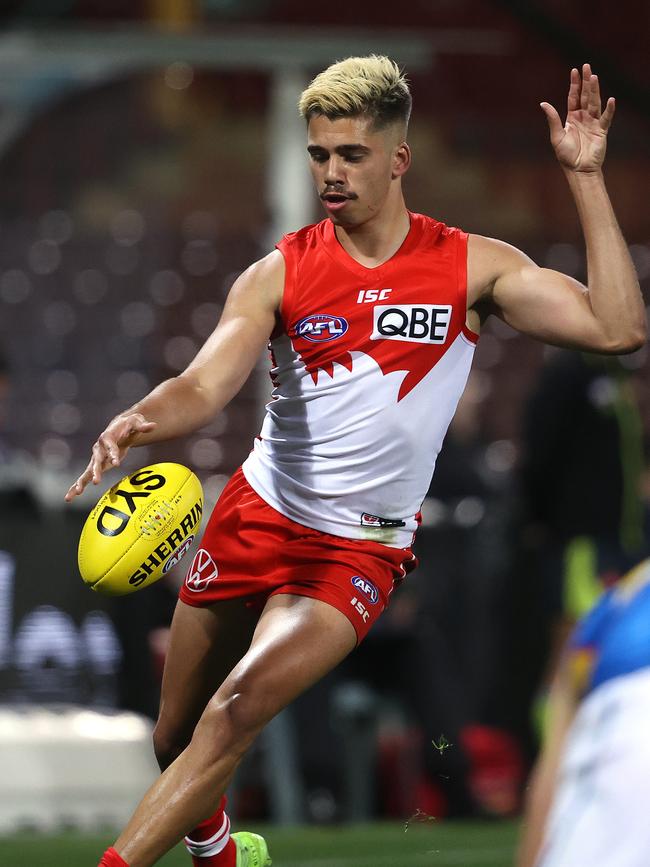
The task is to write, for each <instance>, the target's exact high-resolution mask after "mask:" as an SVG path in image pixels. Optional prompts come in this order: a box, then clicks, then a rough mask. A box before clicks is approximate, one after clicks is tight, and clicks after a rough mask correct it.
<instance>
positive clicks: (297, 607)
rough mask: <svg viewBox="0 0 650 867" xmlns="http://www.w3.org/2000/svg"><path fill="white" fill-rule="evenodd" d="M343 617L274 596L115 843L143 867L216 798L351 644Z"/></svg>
mask: <svg viewBox="0 0 650 867" xmlns="http://www.w3.org/2000/svg"><path fill="white" fill-rule="evenodd" d="M356 642H357V636H356V632H355V630H354V627H353V626H352V624H351V623H350V621H349V620H348V618H347V617H346V616H345V615H344V614H342V613H341V612H340V611H338V610H337V609H336V608H334V607H332V606H331V605H328V604H327V603H325V602H321V601H320V600H316V599H311V598H308V597H303V596H293V595H279V596H273V597H272V598H271V599H270V600H269V602H268V603H267V605H266V607H265V609H264V612H263V613H262V616H261V617H260V620H259V623H258V625H257V628H256V630H255V635H254V637H253V642H252V644H251V647H250V649H249V651H248V652H247V653H246V655H245V656H244V657H243V659H242V660H241V662H239V664H238V665H237V666H235V668H234V669H233V671H232V672H231V674H230V675H229V676H228V677H227V678H226V680H225V681H224V683H223V684H222V685H221V687H220V688H219V689H218V690H217V692H216V693H215V695H214V696H213V697H212V698H211V699H210V701H209V703H208V705H207V707H206V709H205V711H204V713H203V715H202V716H201V719H200V721H199V723H198V725H197V727H196V729H195V731H194V735H193V737H192V740H191V742H190V744H189V746H188V747H187V749H186V750H185V751H184V752H183V753H182V754H181V755H180V756H179V757H178V758H177V759H176V760H175V761H174V762H173V763H172V764H171V765H170V766H169V767H168V768H167V770H166V771H165V772H164V773H163V774H162V776H161V777H160V779H159V780H158V781H157V782H156V783H154V785H153V786H152V787H151V788H150V789H149V791H148V792H147V794H146V795H145V797H144V798H143V800H142V802H141V803H140V806H139V807H138V808H137V810H136V812H135V814H134V816H133V818H132V819H131V821H130V822H129V824H128V825H127V827H126V829H125V830H124V832H123V833H122V834H121V835H120V837H119V839H118V840H117V842H116V843H115V849H116V850H117V852H119V853H120V855H121V856H122V857H123V858H124V860H125V861H126V862H127V863H128V864H129V865H130V867H149V865H151V864H153V863H155V861H156V860H157V859H158V858H160V857H161V856H162V855H163V854H164V853H165V852H167V851H168V850H169V849H170V848H171V847H172V846H174V845H175V844H176V843H177V842H178V841H179V840H180V839H181V837H182V836H183V835H184V834H185V833H187V831H188V830H189V829H190V828H192V827H194V826H195V825H196V824H197V823H198V822H199V821H200V820H201V819H202V818H203V817H204V816H206V815H208V814H209V813H210V812H211V811H212V810H214V808H215V806H216V805H217V803H218V802H219V800H220V798H221V795H222V794H223V792H224V790H225V788H226V787H227V785H228V783H229V782H230V780H231V778H232V775H233V774H234V772H235V769H236V768H237V765H238V764H239V762H240V761H241V759H242V757H243V755H244V753H245V752H246V750H247V749H248V747H249V746H250V745H251V743H252V742H253V740H254V739H255V738H256V736H257V735H258V734H259V732H260V731H261V729H262V728H263V727H264V725H265V724H266V723H267V722H268V721H269V720H270V719H271V718H272V717H273V716H275V714H277V713H278V712H279V711H280V710H282V709H283V708H284V707H286V705H287V704H289V703H290V702H291V701H292V700H293V699H294V698H295V697H296V696H297V695H299V694H300V693H301V692H303V691H304V690H305V689H307V688H309V687H310V686H311V685H313V684H314V683H315V682H316V681H318V680H319V679H320V678H321V677H323V675H325V674H326V673H327V672H328V671H330V670H331V669H332V668H333V667H334V666H335V665H337V664H338V663H339V662H340V661H341V660H342V659H343V658H344V657H345V656H347V654H348V653H349V652H350V651H351V650H352V649H353V648H354V646H355V645H356Z"/></svg>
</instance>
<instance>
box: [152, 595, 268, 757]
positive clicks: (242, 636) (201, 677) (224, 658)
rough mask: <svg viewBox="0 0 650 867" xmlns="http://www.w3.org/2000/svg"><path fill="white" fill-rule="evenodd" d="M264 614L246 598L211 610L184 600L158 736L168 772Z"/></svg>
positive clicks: (168, 663) (170, 653) (158, 750)
mask: <svg viewBox="0 0 650 867" xmlns="http://www.w3.org/2000/svg"><path fill="white" fill-rule="evenodd" d="M259 614H260V613H259V610H254V609H251V608H249V607H247V606H246V605H245V604H244V602H243V601H242V600H241V599H228V600H223V601H221V602H216V603H214V604H213V605H211V606H209V607H206V608H197V607H194V606H192V605H186V604H185V603H184V602H182V601H180V600H179V601H178V603H177V605H176V610H175V612H174V617H173V619H172V625H171V630H170V636H169V648H168V650H167V656H166V659H165V669H164V672H163V680H162V689H161V696H160V712H159V715H158V721H157V723H156V727H155V729H154V735H153V740H154V751H155V753H156V758H157V760H158V764H159V765H160V769H161V770H162V771H164V770H165V768H166V767H167V766H168V765H170V764H171V763H172V762H173V761H174V759H175V758H177V756H179V755H180V754H181V753H182V752H183V750H184V749H185V747H186V746H187V745H188V744H189V742H190V741H191V739H192V733H193V732H194V728H195V727H196V724H197V722H198V721H199V719H200V718H201V714H202V713H203V711H204V710H205V707H206V705H207V703H208V702H209V701H210V699H211V698H212V696H213V695H214V693H215V692H216V690H217V689H218V688H219V687H220V686H221V684H222V683H223V681H224V680H225V679H226V677H227V676H228V675H229V674H230V672H231V671H232V669H233V668H234V667H235V665H236V664H237V663H238V662H239V660H240V659H241V658H242V656H244V654H245V653H246V651H247V650H248V648H249V646H250V643H251V639H252V637H253V632H254V631H255V625H256V623H257V621H258V619H259Z"/></svg>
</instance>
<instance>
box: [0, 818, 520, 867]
mask: <svg viewBox="0 0 650 867" xmlns="http://www.w3.org/2000/svg"><path fill="white" fill-rule="evenodd" d="M255 830H260V829H258V828H255ZM261 833H263V834H264V835H265V836H266V839H267V841H268V843H269V847H270V851H271V855H272V856H273V865H274V867H425V865H427V867H429V865H430V867H510V865H511V864H512V853H513V851H514V846H515V840H516V836H517V826H516V824H515V823H513V822H506V823H503V822H500V823H497V822H494V823H474V822H441V823H434V822H432V823H427V824H414V825H411V826H410V827H409V829H408V831H407V832H405V831H404V826H403V825H394V824H381V825H362V826H355V827H340V828H293V829H287V828H271V827H268V828H265V829H261ZM111 841H112V838H111V837H110V836H87V835H81V834H75V833H67V834H60V835H57V836H45V835H36V836H26V835H20V836H11V837H2V838H0V865H2V867H95V865H96V864H97V861H98V860H99V856H100V855H101V853H102V852H103V850H104V849H105V848H106V847H107V846H109V845H110V843H111ZM159 863H160V865H162V867H188V865H189V863H190V862H189V858H188V856H187V854H186V853H185V850H184V849H183V847H181V846H179V847H177V848H176V849H174V851H173V852H170V853H169V854H168V855H166V856H165V857H164V858H163V859H162V860H161V861H160V862H159Z"/></svg>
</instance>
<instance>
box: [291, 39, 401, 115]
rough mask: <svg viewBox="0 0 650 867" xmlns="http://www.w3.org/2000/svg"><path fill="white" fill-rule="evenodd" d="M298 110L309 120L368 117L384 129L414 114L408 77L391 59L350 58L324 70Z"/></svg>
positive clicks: (375, 57)
mask: <svg viewBox="0 0 650 867" xmlns="http://www.w3.org/2000/svg"><path fill="white" fill-rule="evenodd" d="M298 110H299V111H300V114H301V116H302V117H304V118H305V120H309V119H310V118H312V117H313V116H314V115H325V117H327V118H329V119H330V120H336V119H337V118H340V117H357V116H358V115H368V116H369V117H372V118H373V125H374V126H375V128H376V129H381V128H383V127H385V126H388V125H389V124H393V123H397V122H401V123H403V124H404V126H405V127H406V126H407V125H408V122H409V117H410V115H411V93H410V91H409V86H408V82H407V80H406V77H405V76H404V75H403V74H402V72H401V71H400V68H399V66H398V65H397V64H396V63H395V62H394V61H393V60H391V59H390V58H389V57H384V56H382V55H378V54H371V55H370V56H369V57H348V58H346V59H345V60H339V61H338V63H333V64H332V65H331V66H328V67H327V69H325V70H323V72H321V73H320V74H319V75H317V76H316V78H315V79H314V80H313V81H312V82H311V84H310V85H309V87H307V88H306V90H304V91H303V94H302V96H301V97H300V101H299V102H298Z"/></svg>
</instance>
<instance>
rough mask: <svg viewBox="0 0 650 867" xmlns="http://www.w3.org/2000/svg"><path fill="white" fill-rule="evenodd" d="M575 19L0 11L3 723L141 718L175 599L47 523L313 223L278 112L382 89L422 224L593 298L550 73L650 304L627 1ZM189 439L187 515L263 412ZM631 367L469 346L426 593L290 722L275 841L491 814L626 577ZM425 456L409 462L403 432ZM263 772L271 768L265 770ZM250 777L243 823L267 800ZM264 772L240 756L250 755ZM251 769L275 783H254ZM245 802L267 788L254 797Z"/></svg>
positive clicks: (431, 500)
mask: <svg viewBox="0 0 650 867" xmlns="http://www.w3.org/2000/svg"><path fill="white" fill-rule="evenodd" d="M617 10H618V11H617V14H616V15H613V14H612V9H611V6H609V5H605V4H598V3H593V0H591V2H587V0H576V2H574V3H572V4H567V3H563V2H560V0H534V2H524V0H453V2H451V0H412V2H411V3H410V4H408V5H405V6H404V7H400V8H399V10H397V9H396V7H395V5H394V4H389V5H382V4H377V3H371V2H367V0H357V2H356V3H354V4H334V3H332V4H328V5H325V6H322V7H318V6H314V5H313V4H305V3H301V2H297V0H130V2H128V3H127V2H125V0H115V2H106V0H49V2H45V0H42V2H41V0H39V2H36V0H4V3H3V4H2V5H1V6H0V28H1V29H0V189H1V190H2V194H1V195H0V703H2V706H5V707H7V706H20V707H23V706H25V705H26V704H27V705H34V706H43V705H47V706H52V705H60V704H62V703H63V704H73V705H83V706H90V707H94V708H99V709H105V710H107V711H109V710H111V709H120V708H122V709H129V710H133V711H136V712H138V713H141V714H144V715H145V716H148V717H154V716H155V713H156V704H157V697H158V684H159V678H160V673H161V666H162V662H163V659H164V650H165V640H166V634H167V633H166V630H167V627H168V624H169V620H170V617H171V612H172V611H173V606H174V601H175V591H176V587H177V585H178V583H179V582H180V581H181V580H182V578H183V574H182V570H181V571H177V572H176V573H175V574H173V575H172V576H171V578H170V579H169V580H168V581H167V583H165V584H163V583H161V584H159V585H156V586H155V587H154V588H151V589H149V590H147V591H146V592H145V593H142V594H136V595H135V596H133V597H128V598H124V599H120V600H106V599H102V598H100V597H97V596H95V595H94V594H92V593H91V592H90V591H88V590H87V589H86V588H85V587H84V586H83V585H82V584H81V581H80V579H79V578H78V573H77V568H76V545H77V539H78V534H79V531H80V527H81V525H82V523H83V520H84V518H85V515H86V514H87V512H88V511H89V509H90V507H91V505H92V504H93V502H94V496H95V495H96V494H97V493H98V492H97V491H92V490H91V491H89V492H88V493H86V494H85V495H84V497H83V498H81V499H80V500H78V501H75V503H74V504H73V505H71V506H64V503H63V495H64V493H65V491H66V490H67V488H68V486H69V484H71V482H72V481H73V480H74V479H75V478H76V476H77V475H78V474H79V473H80V471H81V470H82V469H83V467H84V466H85V464H86V462H87V460H88V456H89V451H90V447H91V445H92V443H93V442H94V440H95V438H96V436H97V434H98V433H99V432H100V431H101V430H102V429H103V427H104V425H105V423H106V421H107V420H108V418H110V417H111V416H112V415H113V414H114V413H115V412H117V411H118V410H120V409H123V408H124V407H125V406H127V405H130V404H132V403H133V402H135V401H136V400H137V399H138V398H140V397H141V396H143V395H144V394H145V393H146V392H147V391H148V390H149V389H150V388H151V387H152V386H154V385H155V384H156V383H157V382H159V381H160V380H162V379H164V378H166V377H169V376H173V375H174V374H176V373H178V372H179V371H181V370H182V369H183V368H184V366H185V365H186V364H187V363H188V361H189V360H190V359H191V358H192V357H193V355H194V354H195V352H196V351H197V349H198V347H199V346H200V345H201V343H202V341H203V340H204V339H205V338H206V337H207V336H208V334H209V333H210V332H211V330H212V329H213V328H214V326H215V324H216V322H217V321H218V318H219V315H220V312H221V309H222V306H223V303H224V299H225V296H226V294H227V292H228V289H229V287H230V285H231V284H232V282H233V280H234V278H235V277H236V276H237V274H238V273H240V272H241V271H242V270H243V269H244V268H245V267H246V266H247V265H248V264H249V263H250V262H251V261H253V260H254V259H256V258H259V257H260V256H262V255H264V254H265V253H266V252H267V251H268V250H269V249H271V248H272V245H273V243H274V241H275V240H277V239H278V238H279V236H280V234H281V233H282V232H284V231H290V230H292V229H295V228H298V225H299V223H301V222H302V223H307V222H313V221H316V220H318V219H320V209H319V206H318V201H317V199H316V197H315V196H313V195H312V194H311V193H310V192H309V187H308V184H309V181H308V179H307V175H306V157H305V156H304V155H303V154H304V147H303V146H304V142H303V139H302V135H303V130H302V126H301V124H300V122H299V121H297V119H296V116H295V109H294V106H295V100H296V99H297V96H298V94H299V92H300V89H301V88H302V87H304V86H305V85H306V84H307V83H308V81H309V80H310V78H311V77H313V75H314V74H315V73H317V72H318V71H319V70H320V69H321V68H323V67H324V66H325V65H327V64H328V63H329V62H332V61H334V60H336V59H340V58H341V57H343V56H347V55H349V54H353V53H370V52H372V51H376V52H378V53H388V54H390V55H391V56H393V57H395V59H396V60H397V61H398V62H400V64H402V65H403V66H404V68H405V69H406V71H407V73H408V76H409V79H410V81H411V84H412V91H413V96H414V114H413V119H412V123H411V130H410V142H411V145H412V148H413V152H414V164H413V168H412V170H411V171H410V173H409V175H408V176H407V178H406V181H405V189H406V196H407V202H408V204H409V207H410V208H411V209H412V210H414V211H422V212H424V213H427V214H430V215H432V216H435V217H436V218H438V219H441V220H443V221H444V222H447V223H449V224H451V225H459V226H461V227H462V228H464V229H465V230H467V231H470V232H478V233H481V234H486V235H490V236H494V237H498V238H502V239H504V240H507V241H509V242H510V243H512V244H515V245H516V246H518V247H520V248H521V249H523V250H524V251H525V252H527V253H528V254H529V255H530V256H531V257H532V258H533V259H534V260H535V261H536V262H538V263H539V264H540V265H544V266H548V267H551V268H557V269H559V270H561V271H564V272H565V273H568V274H571V275H573V276H575V277H577V278H578V279H581V280H586V263H585V253H584V247H583V243H582V238H581V233H580V228H579V224H578V221H577V217H576V213H575V209H574V207H573V205H572V202H571V199H570V196H569V192H568V189H567V187H566V184H565V181H564V178H563V176H562V172H561V171H560V169H559V168H558V166H557V164H556V163H555V161H554V158H553V154H552V150H551V148H550V145H549V143H548V133H547V127H546V121H545V119H544V116H543V114H542V112H541V110H540V109H539V107H538V104H539V102H540V101H542V100H547V101H549V102H551V103H553V104H555V105H556V106H557V107H558V108H559V109H560V111H561V112H562V111H563V110H564V106H565V100H566V91H567V86H568V73H569V69H570V67H571V66H574V65H578V66H579V65H580V64H581V63H582V62H584V61H589V62H591V63H592V65H593V67H594V70H595V71H597V72H598V73H599V76H600V79H601V82H602V87H603V90H604V94H605V96H607V95H610V94H614V95H615V96H616V97H617V101H618V110H617V115H616V118H615V121H614V126H613V130H612V133H611V136H610V138H611V141H610V144H609V152H608V156H607V163H606V179H607V183H608V187H609V190H610V193H611V196H612V199H613V202H614V205H615V208H616V211H617V214H618V217H619V221H620V223H621V226H622V228H623V231H624V233H625V236H626V239H627V241H628V243H629V245H630V250H631V253H632V256H633V258H634V262H635V264H636V267H637V269H638V273H639V277H640V280H641V284H642V287H643V288H644V289H645V290H646V292H647V290H648V288H650V211H649V209H648V205H647V202H648V189H649V185H650V153H649V151H648V146H647V142H648V139H649V137H650V110H649V108H648V106H650V69H649V67H648V64H647V63H646V62H644V58H645V56H646V55H647V46H646V44H645V43H646V34H647V32H648V27H649V26H650V11H649V7H648V6H647V4H645V3H642V2H636V0H626V2H622V3H621V4H619V6H618V7H617ZM266 369H267V361H266V359H265V358H262V359H260V364H259V368H258V369H257V370H256V371H255V373H254V374H253V376H252V377H251V379H250V381H249V382H248V383H247V385H246V386H245V387H244V388H243V389H242V392H241V393H240V395H239V396H238V397H237V398H236V399H235V400H234V401H233V402H232V404H231V405H230V406H229V407H228V408H227V409H226V411H225V412H223V413H222V414H221V415H220V416H219V417H218V418H217V419H215V421H214V422H213V423H212V424H211V425H209V426H208V427H207V428H205V429H204V430H202V431H200V432H198V433H197V434H195V435H193V436H192V437H190V438H188V439H187V440H185V441H178V442H174V443H171V444H165V445H160V446H157V447H155V448H150V449H140V450H138V451H137V452H133V453H132V454H131V456H130V458H129V464H128V466H129V468H134V467H136V466H140V465H144V464H147V463H151V462H154V461H158V460H174V461H178V462H180V463H185V464H187V465H188V466H190V467H192V468H193V469H194V470H195V471H196V472H197V473H198V474H199V475H200V477H201V479H202V481H203V483H204V487H205V492H206V499H207V501H208V505H209V506H211V505H212V504H213V503H214V502H215V500H216V498H217V496H218V494H219V492H220V490H221V488H222V487H223V485H224V484H225V481H226V480H227V478H228V477H229V475H230V474H231V473H232V472H233V471H234V470H235V469H236V467H237V466H238V465H239V464H240V463H241V461H242V460H243V459H244V458H245V456H246V454H247V452H248V449H249V448H250V443H251V441H252V438H253V437H254V435H255V434H256V433H257V431H258V428H259V424H260V419H261V417H262V414H263V407H264V402H265V400H266V399H267V397H268V394H269V384H268V376H267V373H266ZM649 372H650V362H649V360H648V354H647V351H646V348H643V349H641V350H640V351H638V352H636V353H634V354H633V355H629V356H625V357H621V358H607V359H604V358H599V357H596V356H588V355H584V354H580V353H572V352H566V351H560V350H557V349H553V348H548V347H544V346H542V345H541V344H538V343H535V342H534V341H532V340H530V339H527V338H524V337H520V336H518V335H517V334H516V333H515V332H514V331H512V330H511V329H510V328H508V327H507V326H505V325H504V324H503V323H500V322H499V321H496V320H491V321H490V322H489V323H488V325H487V327H486V328H485V330H484V332H483V334H482V335H481V339H480V342H479V345H478V349H477V354H476V361H475V365H474V370H473V373H472V374H471V377H470V380H469V384H468V387H467V390H466V393H465V395H464V397H463V400H462V403H461V405H460V408H459V411H458V413H457V415H456V418H455V420H454V422H453V424H452V427H451V430H450V433H449V435H448V438H447V441H446V444H445V446H444V449H443V452H442V454H441V456H440V460H439V466H438V469H437V472H436V476H435V478H434V482H433V484H432V487H431V490H430V492H429V496H428V498H427V500H426V502H425V504H424V508H423V514H424V526H423V529H422V531H421V534H420V538H419V541H418V549H419V550H418V553H419V555H420V557H421V566H420V569H419V571H418V572H417V573H416V574H415V576H413V577H412V578H410V579H409V581H408V583H407V584H406V585H405V586H404V587H403V588H402V589H401V590H400V592H399V593H398V594H396V596H395V597H394V602H393V605H392V608H391V609H390V611H389V612H388V613H387V614H386V615H385V616H384V619H383V621H382V622H380V623H379V625H378V626H377V628H376V630H375V632H374V633H371V635H370V637H369V638H368V640H367V641H366V643H365V644H364V645H363V646H362V647H361V648H360V650H359V651H358V652H357V653H355V654H354V655H353V656H352V657H351V658H350V660H349V661H348V662H346V664H345V665H344V666H343V667H342V668H341V669H340V670H339V671H337V672H335V673H334V674H332V675H331V676H330V677H329V678H328V679H327V680H326V681H325V682H324V683H323V684H322V685H320V686H319V687H317V688H316V689H314V690H313V691H312V692H311V693H309V694H308V695H307V696H305V697H304V698H303V699H301V700H300V701H299V702H298V703H297V704H296V705H295V707H294V708H293V709H292V710H291V712H290V716H289V718H288V719H287V721H286V722H287V725H286V726H285V728H284V729H283V730H282V731H281V732H280V737H283V736H285V735H287V732H289V734H290V735H291V741H292V743H293V749H294V753H293V754H292V757H291V762H292V765H291V766H292V768H294V770H295V773H292V774H291V775H290V776H291V780H292V785H295V787H296V792H297V794H296V797H295V798H294V801H293V805H294V806H293V808H292V809H294V813H293V816H294V817H298V818H301V819H305V820H311V821H316V822H326V821H333V820H336V819H341V818H343V819H345V818H366V817H370V816H377V817H386V816H397V817H405V816H408V815H411V814H412V813H413V812H415V811H416V810H421V811H423V812H425V813H430V814H432V815H437V816H442V815H453V816H467V815H473V816H477V815H478V816H481V815H496V816H505V815H513V814H516V813H517V811H518V809H519V807H520V803H521V793H522V790H523V786H524V784H525V779H526V774H527V771H528V769H529V767H530V763H531V760H532V758H533V756H534V754H535V751H536V749H537V745H538V739H539V733H540V730H541V728H543V696H544V687H545V684H546V682H547V680H548V675H549V672H550V671H551V670H552V669H553V665H554V659H555V658H556V655H557V653H558V648H559V647H560V645H561V640H562V637H563V636H564V635H565V634H566V631H567V629H568V627H569V626H570V624H571V623H572V622H574V620H575V618H576V617H577V616H579V615H580V614H581V613H583V612H584V611H585V610H586V609H587V608H588V607H589V606H590V605H591V604H592V602H593V601H594V600H595V598H596V597H597V594H598V592H599V591H600V589H601V588H602V587H603V586H605V585H607V584H609V583H611V582H612V581H615V580H616V579H617V577H619V576H620V575H621V574H622V572H623V571H625V570H626V569H627V568H628V567H629V566H630V565H632V564H633V563H635V562H638V561H639V560H640V559H642V557H644V556H646V555H647V552H648V538H649V537H648V529H649V528H648V499H649V497H650V479H649V476H648V471H647V446H648V435H649V432H650V391H649V390H648V374H649ZM423 435H426V434H425V433H424V434H423ZM260 749H263V746H262V747H260ZM259 758H260V757H259V756H257V757H256V756H254V757H253V758H252V759H251V760H250V763H249V766H248V770H247V767H244V768H243V771H242V774H241V775H240V782H239V784H238V788H237V809H238V810H239V812H240V813H241V814H242V815H250V816H255V817H258V816H259V817H265V816H267V815H268V811H269V800H270V796H269V791H268V788H269V786H270V787H272V786H273V781H270V782H268V785H265V784H264V782H263V780H264V778H263V777H260V775H259V774H257V773H255V772H254V770H252V769H251V767H250V764H251V763H254V762H255V761H256V760H258V759H259ZM262 758H263V757H262ZM267 764H268V763H267ZM260 780H262V782H260Z"/></svg>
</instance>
